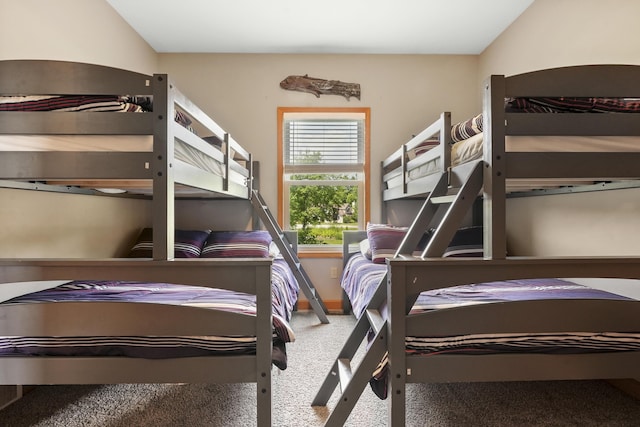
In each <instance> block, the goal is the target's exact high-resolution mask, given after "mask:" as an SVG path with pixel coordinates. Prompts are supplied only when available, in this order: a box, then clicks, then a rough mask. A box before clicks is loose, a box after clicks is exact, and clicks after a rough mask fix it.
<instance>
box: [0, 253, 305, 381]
mask: <svg viewBox="0 0 640 427" xmlns="http://www.w3.org/2000/svg"><path fill="white" fill-rule="evenodd" d="M271 283H272V286H271V289H272V295H271V297H272V298H271V305H272V321H273V357H272V362H273V364H274V365H275V366H276V367H278V368H280V369H282V370H284V369H286V367H287V355H286V348H285V343H287V342H292V341H294V340H295V335H294V333H293V330H292V329H291V327H290V326H289V321H290V319H291V314H292V311H293V308H294V306H295V303H296V301H297V296H298V289H299V288H298V283H297V281H296V280H295V277H294V275H293V272H292V271H291V269H290V268H289V266H288V265H287V263H286V261H285V260H284V259H280V258H278V259H275V260H274V262H273V265H272V278H271ZM62 301H73V302H107V301H111V302H137V303H140V302H142V303H156V304H168V305H183V306H193V307H201V308H210V309H215V310H224V311H230V312H236V313H243V314H249V315H255V314H256V297H255V295H250V294H246V293H241V292H235V291H231V290H226V289H216V288H205V287H200V286H186V285H176V284H168V283H146V282H144V283H143V282H126V281H71V282H67V283H63V284H60V285H58V286H55V287H53V288H50V289H46V290H42V291H38V292H34V293H30V294H26V295H23V296H19V297H16V298H13V299H11V300H8V301H6V302H4V303H3V305H4V304H21V303H29V304H31V303H39V302H62ZM176 321H179V319H176ZM255 353H256V337H255V336H176V337H172V336H91V337H83V336H74V337H51V336H29V337H18V336H3V337H0V357H1V356H110V357H112V356H124V357H141V358H149V359H156V358H174V357H195V356H207V355H234V354H236V355H237V354H255Z"/></svg>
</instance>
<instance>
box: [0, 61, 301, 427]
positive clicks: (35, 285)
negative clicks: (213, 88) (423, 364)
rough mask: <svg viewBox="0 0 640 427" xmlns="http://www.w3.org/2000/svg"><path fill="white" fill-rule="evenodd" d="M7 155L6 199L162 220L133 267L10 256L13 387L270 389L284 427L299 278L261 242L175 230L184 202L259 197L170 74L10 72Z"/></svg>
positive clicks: (55, 68)
mask: <svg viewBox="0 0 640 427" xmlns="http://www.w3.org/2000/svg"><path fill="white" fill-rule="evenodd" d="M0 147H1V149H2V152H1V153H0V179H1V180H2V181H1V182H2V186H3V187H5V188H13V189H21V190H35V191H40V190H47V191H63V192H65V191H67V192H68V191H70V192H79V193H80V194H92V195H108V197H113V196H114V195H118V194H121V193H122V194H124V195H126V196H134V197H141V198H147V199H148V200H149V203H151V212H152V214H151V220H152V224H151V225H152V227H149V228H148V229H147V230H145V231H144V233H143V234H141V240H139V241H138V243H139V245H137V246H136V247H135V250H132V251H131V253H130V254H128V255H123V257H122V258H108V259H36V258H28V259H0V283H1V285H0V288H1V289H2V302H3V303H2V304H0V336H2V339H1V341H2V345H0V347H2V353H3V354H2V356H0V383H1V384H8V385H13V384H20V385H26V384H52V383H53V384H96V383H97V384H110V383H145V382H159V383H165V382H180V383H181V382H211V383H216V382H255V383H256V396H257V420H258V423H259V424H261V425H271V394H272V390H271V369H272V366H273V365H275V366H278V367H279V368H281V369H283V368H285V367H286V352H285V347H284V343H286V342H288V341H290V340H292V339H293V335H292V331H291V330H290V328H289V326H288V320H289V318H290V314H291V310H292V309H293V306H294V304H295V300H296V298H297V296H298V295H297V294H298V292H297V291H298V283H297V281H296V279H297V278H298V276H296V275H295V274H294V271H292V268H291V269H289V262H288V260H287V262H286V263H284V264H283V261H282V260H281V259H274V258H273V255H274V254H273V253H269V251H268V250H267V249H268V248H267V247H266V244H265V245H262V246H261V245H260V242H255V241H248V240H247V238H246V234H245V235H244V236H245V237H239V234H235V236H236V237H237V239H236V240H233V239H232V240H229V238H228V236H227V237H226V238H221V237H220V233H217V232H215V233H214V232H211V231H210V230H202V231H196V232H194V231H193V230H188V231H187V232H186V234H185V231H184V230H177V229H176V228H175V224H174V209H175V206H174V205H175V200H177V199H178V198H180V197H198V198H210V199H212V200H213V199H239V200H243V199H244V200H248V201H249V200H250V199H251V198H252V197H254V196H255V195H256V194H257V193H256V190H255V189H254V188H253V186H254V173H253V172H254V171H253V169H254V162H253V161H252V158H251V155H250V154H249V153H248V152H247V151H246V150H245V149H244V148H242V147H241V146H240V145H239V144H238V143H237V142H236V141H235V140H233V139H232V138H231V137H230V136H229V134H228V133H226V132H225V131H224V130H223V129H222V128H221V127H220V126H219V125H218V124H216V123H215V121H213V120H212V119H211V118H210V117H208V116H207V115H206V114H205V113H204V112H203V111H202V110H200V109H199V108H198V107H197V106H196V105H195V104H193V103H192V102H191V101H190V100H189V99H188V98H187V97H186V96H185V95H184V94H182V93H181V92H180V91H179V90H178V89H177V88H176V87H175V85H174V84H173V83H172V82H171V80H170V79H169V77H168V76H167V75H164V74H155V75H153V76H150V75H144V74H140V73H135V72H130V71H126V70H121V69H115V68H110V67H105V66H99V65H92V64H83V63H74V62H64V61H40V60H16V61H13V60H12V61H0ZM114 193H115V194H114ZM239 233H253V235H254V236H255V234H256V233H260V231H259V230H255V231H242V232H239ZM263 233H266V232H263ZM185 235H186V237H185ZM214 235H215V236H217V238H216V239H212V237H213V236H214ZM143 237H144V238H143ZM225 239H226V240H225ZM249 240H250V239H249ZM269 240H271V239H269ZM274 241H275V240H274ZM284 241H285V240H282V238H281V240H280V241H279V243H281V244H282V243H283V242H284ZM283 248H285V250H286V251H287V254H288V255H291V252H292V251H293V250H294V248H291V247H290V246H289V245H287V246H286V247H284V246H283ZM256 251H258V252H260V253H256ZM265 251H266V252H265ZM263 252H264V253H263ZM280 258H281V257H280ZM24 337H26V338H24ZM93 338H96V339H97V341H100V342H101V343H104V346H102V347H101V348H100V349H97V350H96V351H97V353H87V352H78V346H79V347H81V348H82V349H84V350H87V349H88V348H92V349H93V348H94V344H95V342H94V341H93ZM117 338H122V339H123V340H124V343H123V342H116V343H115V344H114V343H113V342H112V340H113V341H117V340H116V339H117ZM49 340H53V341H49ZM56 340H62V341H56ZM156 341H157V342H156ZM141 342H142V343H141ZM22 344H26V347H24V346H23V345H22ZM156 346H159V348H155V347H156ZM36 347H37V348H36ZM41 347H44V349H43V350H44V353H40V350H39V348H41ZM60 347H62V352H59V351H52V350H56V349H58V350H60ZM151 347H153V348H151ZM131 349H133V350H131ZM147 350H151V353H149V352H147ZM35 354H39V355H38V356H37V357H34V356H33V355H35Z"/></svg>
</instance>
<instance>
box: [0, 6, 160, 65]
mask: <svg viewBox="0 0 640 427" xmlns="http://www.w3.org/2000/svg"><path fill="white" fill-rule="evenodd" d="M0 16H3V17H5V19H3V20H2V25H0V60H3V59H55V60H61V61H77V62H88V63H92V64H100V65H108V66H111V67H117V68H124V69H127V70H132V71H137V72H141V73H153V71H154V70H155V69H156V60H157V56H156V52H155V51H154V50H153V49H151V47H150V46H149V45H148V44H147V42H145V41H144V40H143V39H142V37H140V36H139V35H138V34H137V33H136V32H135V31H133V29H132V28H131V27H130V26H129V24H127V23H126V21H124V20H123V19H122V18H121V17H120V15H118V14H117V13H116V12H115V10H113V8H112V7H111V6H110V5H109V4H108V3H107V2H106V1H104V0H91V1H87V0H55V1H50V0H20V1H13V0H0ZM7 17H11V18H10V19H9V18H7Z"/></svg>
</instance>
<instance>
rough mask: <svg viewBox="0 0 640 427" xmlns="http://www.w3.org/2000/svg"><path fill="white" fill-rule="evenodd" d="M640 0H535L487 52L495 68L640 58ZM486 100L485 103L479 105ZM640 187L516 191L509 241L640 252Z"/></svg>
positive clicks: (550, 249) (507, 71)
mask: <svg viewBox="0 0 640 427" xmlns="http://www.w3.org/2000/svg"><path fill="white" fill-rule="evenodd" d="M638 16H640V2H637V1H635V0H610V1H607V2H603V1H599V0H536V1H535V2H534V3H533V4H532V5H531V6H530V7H529V8H528V9H527V10H526V11H525V12H524V13H523V14H522V15H521V16H520V17H519V18H518V19H517V20H516V21H515V22H514V23H513V24H512V25H511V26H510V27H509V28H508V29H507V30H506V31H504V32H503V33H502V34H501V35H500V36H499V37H498V38H497V39H496V40H495V41H494V43H492V44H491V46H489V47H488V48H487V49H486V50H485V51H484V52H483V53H482V55H480V58H479V64H478V71H479V77H478V78H479V80H478V87H480V82H481V81H482V80H484V78H485V77H486V76H488V75H490V74H504V75H511V74H517V73H522V72H526V71H531V70H536V69H542V68H550V67H559V66H568V65H580V64H598V63H602V64H607V63H611V64H616V63H619V64H640V27H639V26H638V25H637V17H638ZM479 108H480V107H479ZM638 195H639V194H638V190H616V191H612V192H599V193H585V194H576V195H568V196H546V197H535V198H523V199H513V200H510V201H509V202H508V233H509V240H510V242H509V246H510V250H511V251H512V252H513V253H514V254H518V255H544V254H546V255H638V254H639V253H640V241H638V240H637V239H628V238H627V236H628V235H629V232H635V231H636V230H638V229H640V215H638V212H640V198H639V197H638Z"/></svg>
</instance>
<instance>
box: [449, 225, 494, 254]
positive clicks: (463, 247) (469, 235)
mask: <svg viewBox="0 0 640 427" xmlns="http://www.w3.org/2000/svg"><path fill="white" fill-rule="evenodd" d="M483 249H484V247H483V242H482V227H481V226H474V227H465V228H461V229H459V230H458V231H456V234H454V236H453V239H451V243H450V244H449V247H448V248H447V250H446V251H445V252H444V254H442V256H443V257H482V256H483V255H484V251H483Z"/></svg>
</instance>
